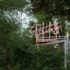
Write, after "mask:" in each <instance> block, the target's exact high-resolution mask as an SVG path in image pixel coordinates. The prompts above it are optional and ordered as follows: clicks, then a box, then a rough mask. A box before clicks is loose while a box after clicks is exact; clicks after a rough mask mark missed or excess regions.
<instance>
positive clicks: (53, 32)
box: [31, 22, 69, 70]
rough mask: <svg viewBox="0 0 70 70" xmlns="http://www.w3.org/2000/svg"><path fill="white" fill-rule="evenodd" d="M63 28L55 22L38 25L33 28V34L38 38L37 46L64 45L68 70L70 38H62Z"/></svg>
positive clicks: (65, 66) (65, 65)
mask: <svg viewBox="0 0 70 70" xmlns="http://www.w3.org/2000/svg"><path fill="white" fill-rule="evenodd" d="M60 29H61V26H60V25H59V24H58V23H57V22H55V23H53V24H52V23H51V22H49V24H48V25H46V24H45V23H44V22H43V24H36V25H34V26H32V27H31V32H32V33H33V35H34V36H35V38H36V45H37V47H38V46H39V45H43V44H58V43H64V68H65V70H67V54H68V43H69V41H68V36H60Z"/></svg>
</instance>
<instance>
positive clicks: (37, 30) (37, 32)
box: [31, 22, 65, 45]
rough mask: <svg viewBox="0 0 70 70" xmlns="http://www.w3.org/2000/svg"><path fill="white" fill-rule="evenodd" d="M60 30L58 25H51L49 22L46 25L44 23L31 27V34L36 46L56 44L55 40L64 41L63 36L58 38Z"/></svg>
mask: <svg viewBox="0 0 70 70" xmlns="http://www.w3.org/2000/svg"><path fill="white" fill-rule="evenodd" d="M60 28H61V26H60V25H58V23H54V24H51V22H49V24H48V25H46V24H45V23H44V22H43V24H36V25H34V26H32V28H31V32H32V33H33V35H34V36H35V38H36V44H37V45H38V44H44V43H46V44H48V43H53V42H56V41H57V40H64V39H65V37H64V36H60Z"/></svg>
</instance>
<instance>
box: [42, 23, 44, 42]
mask: <svg viewBox="0 0 70 70" xmlns="http://www.w3.org/2000/svg"><path fill="white" fill-rule="evenodd" d="M42 41H44V22H43V25H42Z"/></svg>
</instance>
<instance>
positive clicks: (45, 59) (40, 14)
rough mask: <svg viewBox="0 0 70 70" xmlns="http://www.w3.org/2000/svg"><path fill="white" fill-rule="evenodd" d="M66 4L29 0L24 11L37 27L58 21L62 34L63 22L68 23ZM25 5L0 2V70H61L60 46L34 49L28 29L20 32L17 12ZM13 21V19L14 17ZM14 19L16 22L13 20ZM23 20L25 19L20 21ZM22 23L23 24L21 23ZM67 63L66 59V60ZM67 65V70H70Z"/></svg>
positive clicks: (65, 0)
mask: <svg viewBox="0 0 70 70" xmlns="http://www.w3.org/2000/svg"><path fill="white" fill-rule="evenodd" d="M69 2H70V1H69V0H31V2H30V4H31V3H32V5H31V6H32V8H30V7H29V8H27V11H29V12H30V13H29V14H28V15H30V14H32V15H33V16H34V17H35V18H36V19H37V20H38V23H39V22H40V23H42V22H43V21H44V22H49V21H52V18H58V22H60V24H61V25H62V26H63V30H62V32H63V34H65V33H66V32H65V27H64V26H65V24H64V22H65V20H67V21H69V20H70V13H69V12H70V4H69ZM27 4H29V3H28V2H27V1H26V0H0V70H65V69H64V50H63V44H58V45H57V46H56V47H55V44H53V45H43V46H40V47H39V48H37V47H36V46H35V39H34V38H33V37H31V33H30V31H29V28H30V26H31V25H34V24H35V22H33V21H31V22H30V23H29V26H28V28H26V29H25V28H22V24H21V23H20V21H21V18H20V17H17V15H18V11H20V12H21V15H22V13H24V11H23V9H24V8H25V6H26V5H27ZM13 16H14V17H16V18H14V17H13ZM17 18H18V20H19V21H18V20H17ZM24 20H25V19H24ZM23 22H24V21H23ZM68 59H70V58H69V57H68ZM69 65H70V62H68V70H70V67H69Z"/></svg>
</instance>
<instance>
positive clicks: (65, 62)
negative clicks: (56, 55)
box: [64, 40, 67, 70]
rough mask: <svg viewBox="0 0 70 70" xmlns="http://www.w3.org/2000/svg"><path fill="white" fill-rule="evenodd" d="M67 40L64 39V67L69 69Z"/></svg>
mask: <svg viewBox="0 0 70 70" xmlns="http://www.w3.org/2000/svg"><path fill="white" fill-rule="evenodd" d="M66 47H67V41H66V40H65V41H64V68H65V70H67V48H66Z"/></svg>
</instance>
